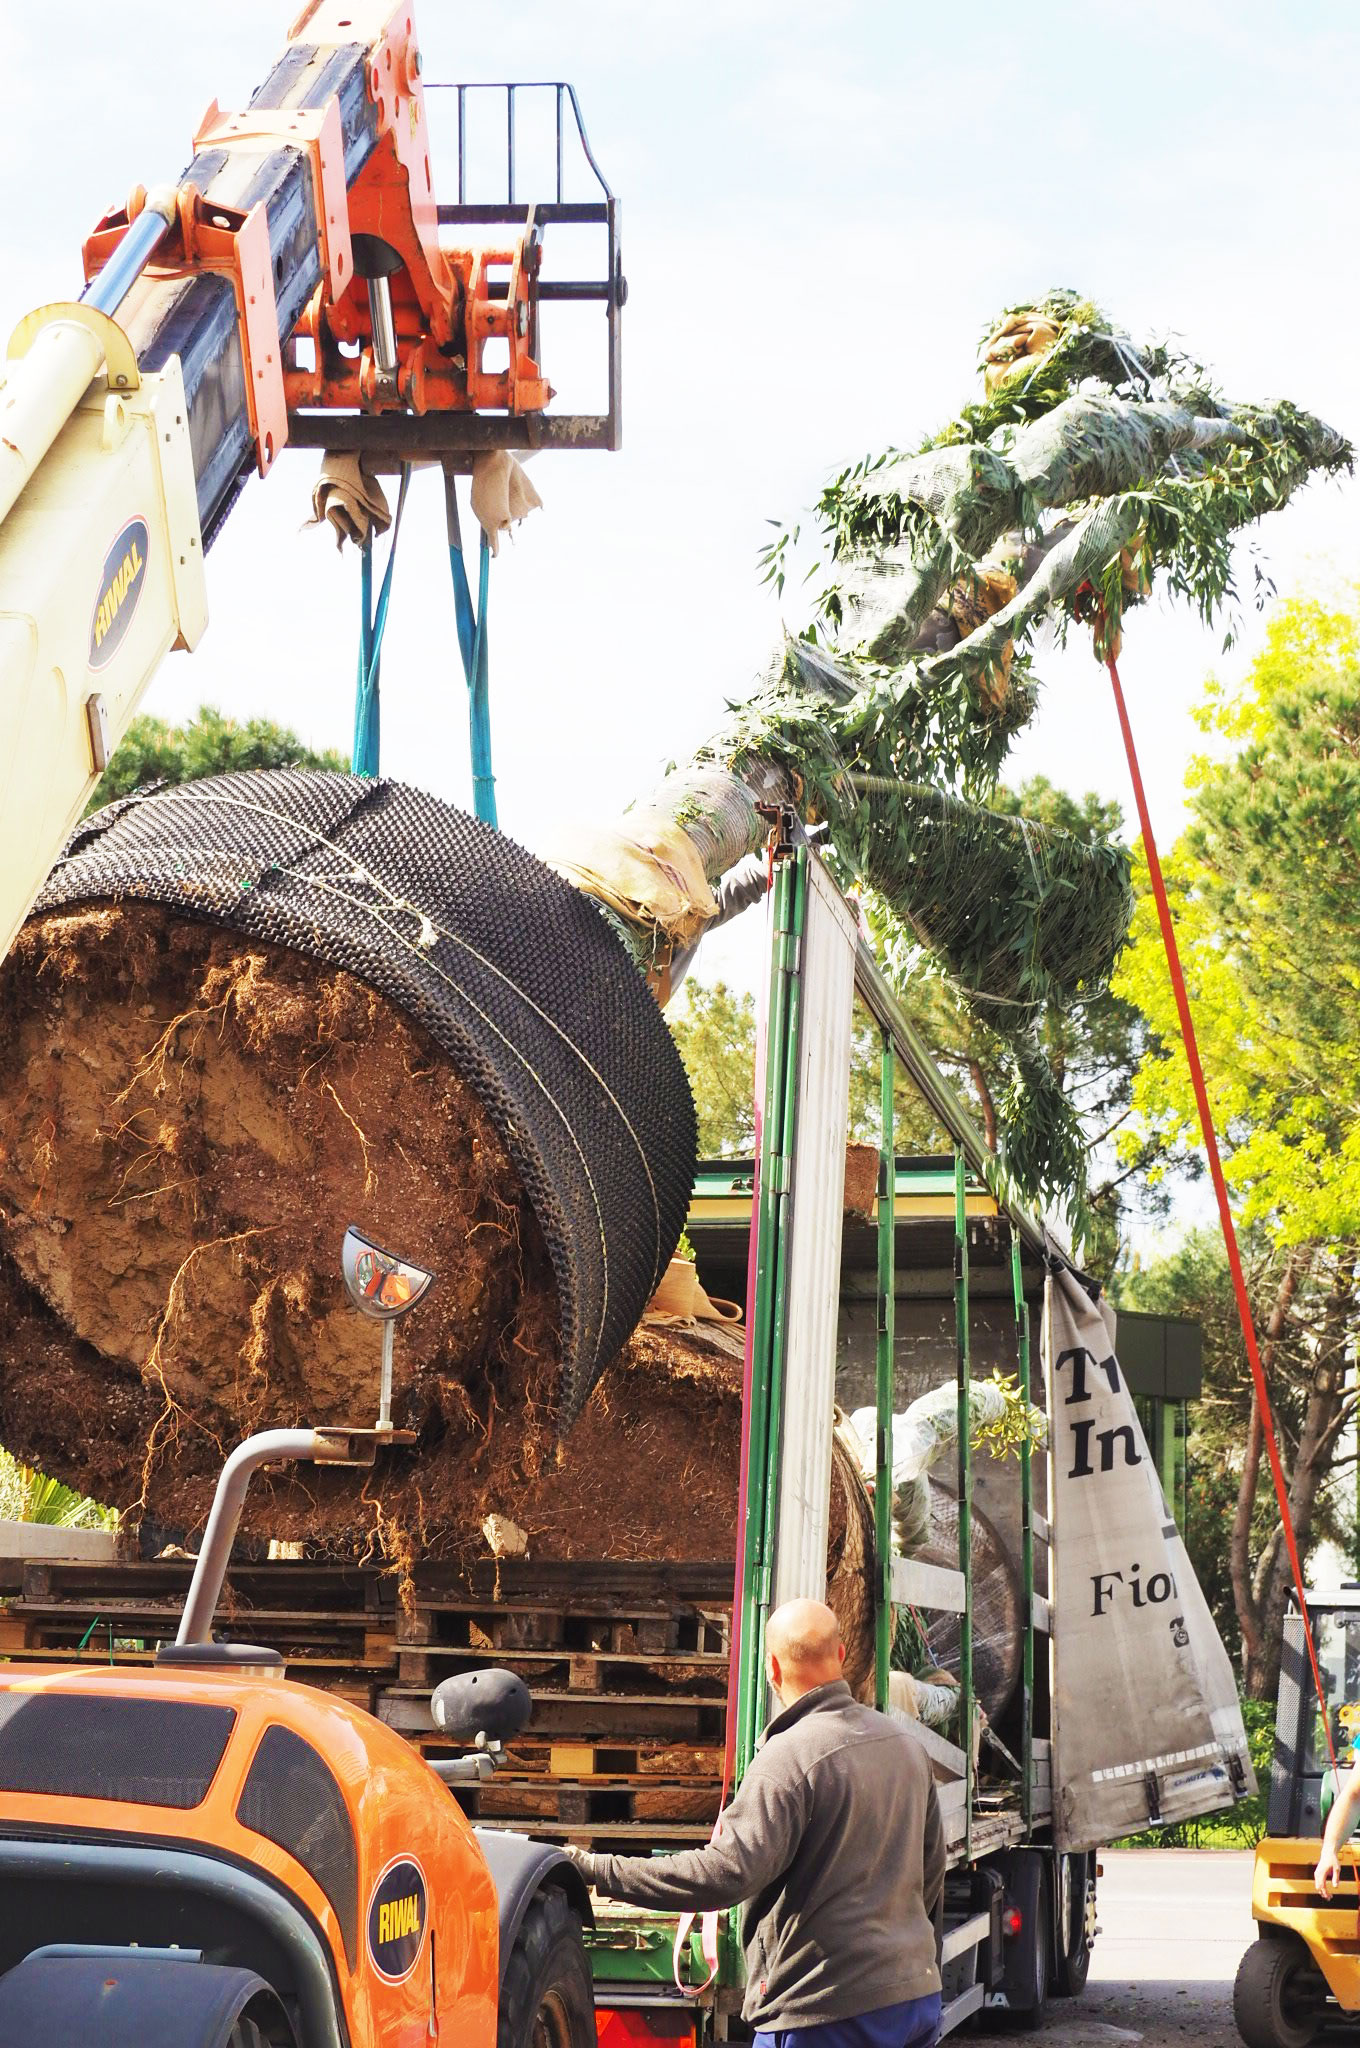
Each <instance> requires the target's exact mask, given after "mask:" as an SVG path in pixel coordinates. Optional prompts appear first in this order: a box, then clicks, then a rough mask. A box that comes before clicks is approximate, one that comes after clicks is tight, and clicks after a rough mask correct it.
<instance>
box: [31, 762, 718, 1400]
mask: <svg viewBox="0 0 1360 2048" xmlns="http://www.w3.org/2000/svg"><path fill="white" fill-rule="evenodd" d="M130 898H132V899H139V900H141V901H147V902H153V903H160V904H164V905H165V906H166V907H167V908H168V909H169V910H171V911H173V912H175V913H177V914H178V915H181V916H184V917H195V918H204V919H207V920H210V921H211V922H213V923H216V924H222V925H228V926H231V927H232V928H234V929H236V930H238V931H241V932H243V933H245V934H246V935H248V936H249V937H251V938H255V939H261V940H267V941H268V942H269V943H271V944H273V945H277V946H287V947H291V948H292V949H293V950H294V951H296V952H299V953H306V954H309V955H310V956H311V957H312V958H314V959H317V960H321V961H324V962H326V963H328V964H329V965H332V966H335V967H342V968H345V969H347V970H348V972H349V973H351V974H354V975H356V976H358V977H359V979H360V980H362V981H365V982H367V983H369V984H370V985H371V986H372V987H373V988H375V989H377V990H378V991H379V992H380V993H381V994H382V995H384V996H386V997H388V998H389V1000H391V1001H392V1002H394V1003H396V1004H397V1005H398V1006H399V1007H400V1008H401V1009H402V1010H404V1011H406V1012H407V1013H408V1014H409V1015H410V1016H411V1017H413V1018H414V1019H415V1020H416V1021H417V1022H418V1023H419V1024H421V1025H423V1027H424V1028H425V1030H426V1031H428V1032H429V1034H430V1036H431V1037H432V1038H433V1039H434V1040H435V1041H436V1042H437V1043H438V1044H439V1045H440V1046H441V1047H442V1048H443V1049H444V1051H445V1052H446V1053H447V1055H448V1057H449V1059H450V1061H451V1063H452V1064H453V1066H454V1068H455V1069H456V1071H457V1072H458V1073H459V1075H460V1076H461V1077H462V1078H463V1079H464V1080H465V1081H466V1082H467V1083H468V1085H469V1086H470V1087H471V1088H473V1089H474V1090H475V1092H476V1093H477V1095H478V1096H479V1097H480V1098H481V1100H482V1102H483V1103H484V1104H485V1106H486V1108H487V1111H488V1113H489V1115H490V1116H491V1118H492V1120H493V1122H494V1123H495V1125H496V1128H497V1130H498V1131H499V1132H500V1135H501V1137H502V1138H503V1140H504V1142H505V1145H506V1147H507V1149H508V1151H509V1153H510V1156H511V1158H512V1159H513V1160H514V1162H515V1166H516V1168H517V1169H518V1171H519V1174H520V1177H521V1179H522V1180H523V1183H524V1186H525V1189H526V1191H527V1193H528V1196H529V1199H530V1201H531V1202H532V1204H533V1207H534V1210H535V1213H536V1214H537V1216H538V1220H539V1223H540V1225H541V1227H542V1230H543V1234H544V1237H545V1239H546V1240H547V1244H548V1249H549V1252H550V1254H551V1257H552V1263H553V1271H554V1274H555V1277H556V1281H557V1293H558V1310H559V1317H560V1322H561V1332H562V1379H561V1388H560V1416H561V1422H562V1426H563V1427H566V1425H567V1424H568V1423H570V1422H571V1421H572V1420H573V1419H574V1418H575V1416H576V1415H577V1414H578V1413H579V1411H580V1409H581V1407H582V1405H583V1404H584V1402H585V1399H586V1397H587V1395H588V1394H589V1392H590V1389H591V1388H592V1387H593V1385H594V1384H595V1381H596V1380H597V1378H598V1377H599V1375H600V1373H601V1371H602V1370H603V1368H604V1367H605V1366H606V1365H607V1364H608V1362H609V1360H610V1359H611V1358H612V1357H613V1356H614V1354H615V1353H616V1352H617V1351H618V1349H619V1347H620V1346H621V1345H622V1344H623V1342H624V1341H625V1339H626V1338H627V1337H628V1336H629V1335H630V1333H631V1332H632V1330H633V1328H634V1326H635V1324H636V1323H637V1320H638V1318H639V1316H640V1315H641V1313H642V1310H643V1308H644V1307H645V1306H646V1303H647V1301H648V1299H649V1297H650V1295H651V1294H652V1291H653V1289H654V1288H655V1286H656V1284H657V1282H658V1280H659V1279H660V1277H661V1274H662V1272H663V1271H664V1269H665V1267H666V1265H667V1262H668V1261H669V1259H670V1256H671V1254H672V1252H673V1251H674V1249H675V1246H676V1243H677V1241H678V1240H679V1236H680V1232H681V1230H682V1229H683V1228H684V1221H685V1214H686V1210H687V1207H688V1203H689V1196H690V1189H691V1187H692V1184H693V1178H694V1161H695V1143H696V1137H695V1118H694V1105H693V1102H692V1099H691V1097H690V1092H689V1084H688V1082H687V1080H686V1078H685V1072H684V1068H683V1066H682V1065H681V1061H680V1056H679V1054H678V1052H677V1051H676V1048H675V1043H674V1041H673V1039H672V1038H671V1035H670V1033H669V1031H668V1030H667V1028H666V1025H665V1023H664V1021H663V1019H662V1017H661V1014H660V1011H659V1010H658V1008H657V1006H656V1003H655V1001H654V1000H653V998H652V996H651V995H650V994H649V992H648V990H647V987H646V984H645V982H644V981H643V979H642V977H641V975H640V974H639V973H638V971H637V969H636V967H635V966H634V964H633V962H632V961H631V960H630V959H629V957H628V954H627V952H626V951H625V949H624V947H623V945H622V944H621V943H620V941H619V939H618V938H617V937H616V935H615V934H614V933H613V932H612V931H611V930H610V929H609V927H608V925H607V924H606V922H605V920H604V918H603V917H602V916H601V915H600V913H599V911H598V910H597V909H596V908H595V906H594V904H593V903H592V902H591V901H590V900H589V898H587V897H585V896H583V895H581V894H580V893H579V892H578V891H577V890H575V889H573V888H572V887H571V886H570V885H569V884H568V883H566V882H564V881H562V879H561V878H560V877H559V876H558V875H555V874H554V873H553V872H552V870H551V869H549V868H547V867H545V866H544V865H543V863H542V862H541V861H539V860H537V859H535V857H534V856H533V855H532V854H530V853H527V852H526V851H525V850H524V848H523V847H521V846H517V845H516V844H515V842H514V840H512V839H507V838H506V837H504V836H503V835H502V834H501V833H499V832H495V831H493V830H492V829H491V828H490V827H489V826H487V825H483V824H482V823H480V822H479V821H478V820H477V819H475V818H471V817H468V816H467V815H466V813H464V812H462V811H457V810H455V809H453V807H452V806H451V805H449V804H445V803H441V802H439V801H438V799H437V798H435V797H431V796H427V795H425V794H424V793H423V792H421V791H419V790H416V789H412V788H410V787H409V786H408V785H406V784H404V783H400V782H388V781H372V782H370V781H364V780H361V779H359V778H357V777H354V776H349V775H316V774H306V773H302V772H300V771H296V770H292V769H271V770H267V771H262V772H259V773H255V774H247V775H223V776H217V777H213V778H211V779H208V780H205V781H201V782H191V783H185V784H182V785H180V786H178V787H175V788H171V789H161V790H153V791H149V792H138V793H137V794H135V795H133V796H131V797H125V798H123V799H122V800H120V801H119V802H117V803H113V804H110V805H109V806H108V807H107V808H106V809H104V810H102V811H99V812H97V813H96V814H95V815H94V816H93V817H91V818H88V819H86V820H85V821H84V823H83V824H81V825H80V826H78V827H77V829H76V831H75V832H74V833H73V834H72V836H71V839H70V840H69V841H68V843H67V846H66V850H65V852H64V853H63V855H62V858H61V860H60V861H59V862H58V863H57V866H56V867H55V868H54V869H53V871H52V874H51V876H50V877H49V878H48V881H47V885H46V887H45V888H44V890H43V893H42V895H41V896H40V897H39V899H38V903H37V906H36V907H37V909H38V910H39V911H50V910H56V909H61V908H65V907H69V906H71V905H73V904H77V903H94V902H115V903H116V902H123V901H126V900H128V899H130Z"/></svg>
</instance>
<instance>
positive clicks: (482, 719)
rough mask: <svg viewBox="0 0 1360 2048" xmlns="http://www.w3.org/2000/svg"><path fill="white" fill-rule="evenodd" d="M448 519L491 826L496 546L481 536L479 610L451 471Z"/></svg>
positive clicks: (474, 748)
mask: <svg viewBox="0 0 1360 2048" xmlns="http://www.w3.org/2000/svg"><path fill="white" fill-rule="evenodd" d="M444 514H445V519H446V522H447V525H448V534H449V568H450V570H451V571H452V573H453V608H454V612H455V614H456V616H457V621H458V652H459V653H460V654H461V655H462V657H463V675H464V677H465V678H466V680H467V688H468V737H469V741H470V745H471V753H472V809H473V812H474V814H475V815H476V816H477V817H479V818H480V819H482V821H483V822H484V823H485V824H487V825H495V824H496V822H497V820H496V778H495V776H494V774H493V773H492V769H491V692H490V686H489V682H488V648H487V631H486V609H487V593H488V590H489V588H490V583H491V543H490V541H488V539H487V537H486V533H485V531H483V533H482V556H481V571H480V575H479V577H478V591H477V610H476V612H475V613H474V612H473V609H472V591H471V589H470V588H469V585H468V579H467V568H466V565H465V564H464V561H463V534H462V528H461V526H460V523H459V519H458V492H457V485H456V481H455V478H454V474H453V471H452V470H445V472H444Z"/></svg>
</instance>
